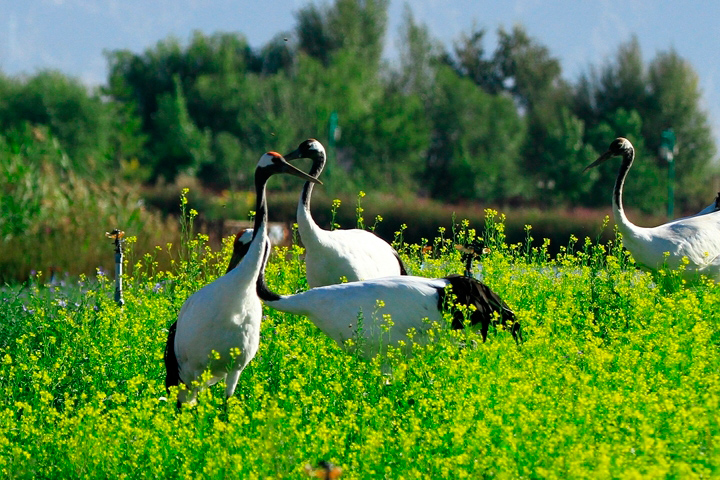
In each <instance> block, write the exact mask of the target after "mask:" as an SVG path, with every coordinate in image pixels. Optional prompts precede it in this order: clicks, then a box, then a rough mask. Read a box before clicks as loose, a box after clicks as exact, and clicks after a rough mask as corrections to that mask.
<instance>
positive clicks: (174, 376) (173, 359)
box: [165, 322, 180, 393]
mask: <svg viewBox="0 0 720 480" xmlns="http://www.w3.org/2000/svg"><path fill="white" fill-rule="evenodd" d="M176 331H177V322H173V324H172V325H170V328H169V329H168V338H167V343H166V344H165V371H166V374H165V389H166V390H167V392H168V393H170V387H177V386H178V385H180V365H179V364H178V360H177V356H176V355H175V332H176Z"/></svg>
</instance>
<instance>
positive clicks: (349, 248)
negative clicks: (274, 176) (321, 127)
mask: <svg viewBox="0 0 720 480" xmlns="http://www.w3.org/2000/svg"><path fill="white" fill-rule="evenodd" d="M297 158H309V159H311V160H312V162H313V164H312V168H311V169H310V175H311V176H313V177H319V176H320V173H322V171H323V168H325V162H326V154H325V148H324V147H323V146H322V144H321V143H320V142H318V141H317V140H315V139H313V138H311V139H308V140H305V141H304V142H302V143H301V144H300V146H299V147H298V148H297V149H295V150H294V151H292V152H290V153H288V154H287V155H285V159H286V160H288V161H291V160H294V159H297ZM312 191H313V183H311V182H306V183H305V187H304V188H303V190H302V194H301V195H300V201H299V202H298V208H297V223H298V231H299V233H300V239H301V240H302V242H303V245H304V246H305V270H306V275H307V282H308V285H309V286H310V288H315V287H321V286H324V285H333V284H336V283H340V281H341V278H342V277H344V278H345V279H346V280H347V281H348V282H356V281H358V280H369V279H371V278H378V277H387V276H391V275H406V274H407V272H406V270H405V266H404V265H403V263H402V260H400V257H399V256H398V253H397V252H396V251H395V249H394V248H392V247H391V246H390V245H389V244H388V243H387V242H386V241H385V240H383V239H381V238H380V237H378V236H377V235H375V234H374V233H372V232H368V231H366V230H361V229H351V230H340V229H339V230H324V229H322V228H320V227H319V226H318V224H317V223H315V220H313V217H312V214H311V213H310V197H311V196H312Z"/></svg>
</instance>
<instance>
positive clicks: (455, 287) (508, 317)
mask: <svg viewBox="0 0 720 480" xmlns="http://www.w3.org/2000/svg"><path fill="white" fill-rule="evenodd" d="M445 279H446V280H447V281H449V282H450V285H451V287H452V293H453V295H455V298H456V303H457V304H460V305H474V306H475V311H474V312H472V313H471V314H470V324H471V325H477V324H480V334H481V335H482V339H483V341H485V339H486V338H487V333H488V330H489V328H490V323H491V322H492V319H493V313H495V312H497V313H498V315H499V316H500V323H501V324H502V325H503V326H505V327H506V328H509V330H510V333H511V334H512V336H513V338H514V339H515V342H516V343H522V341H523V339H522V332H521V330H520V322H518V321H517V319H516V318H515V313H514V312H513V311H512V310H511V309H510V307H509V306H508V305H507V303H505V302H504V301H503V299H502V298H500V296H499V295H498V294H497V293H495V292H493V291H492V290H491V289H490V287H488V286H487V285H485V284H484V283H482V282H480V281H478V280H476V279H474V278H472V277H466V276H464V275H449V276H447V277H445ZM445 295H446V293H445V290H444V289H443V290H442V291H441V292H440V299H439V305H438V306H439V308H440V309H444V308H447V305H446V299H445ZM464 320H465V317H464V315H463V313H462V312H461V311H459V310H457V309H455V310H454V311H453V321H452V325H451V327H452V328H453V329H461V328H464Z"/></svg>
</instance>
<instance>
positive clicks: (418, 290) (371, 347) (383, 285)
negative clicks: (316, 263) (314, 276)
mask: <svg viewBox="0 0 720 480" xmlns="http://www.w3.org/2000/svg"><path fill="white" fill-rule="evenodd" d="M448 284H449V281H448V280H446V279H443V278H439V279H430V278H423V277H414V276H407V275H401V276H394V277H384V278H376V279H371V280H365V281H360V282H353V283H343V284H339V285H329V286H324V287H317V288H313V289H310V290H308V291H306V292H302V293H298V294H295V295H290V296H281V298H280V299H279V300H275V301H269V300H267V299H265V300H264V301H265V303H266V304H267V305H268V306H270V307H272V308H275V309H277V310H280V311H283V312H288V313H293V314H296V315H305V316H307V317H308V318H309V319H310V321H312V323H314V324H315V325H316V326H317V327H318V328H319V329H320V330H322V331H323V332H324V333H325V334H326V335H327V336H329V337H330V338H332V339H333V340H335V342H337V343H338V345H340V346H341V347H343V348H345V347H346V342H347V340H349V339H353V341H354V342H353V343H354V346H353V347H352V348H353V350H354V349H358V350H359V351H360V352H361V353H362V355H363V356H365V357H366V358H371V357H373V356H375V355H377V354H378V353H381V352H384V351H385V349H386V348H387V346H388V345H397V344H398V342H399V341H401V340H404V341H405V342H406V344H408V345H409V343H410V342H409V340H410V339H409V337H408V330H409V329H411V328H414V329H415V330H416V332H417V334H416V335H415V336H414V339H413V340H414V341H415V342H416V343H418V342H419V343H422V342H423V341H424V340H425V335H424V331H426V330H427V329H429V328H430V326H431V324H432V323H433V322H437V323H438V324H440V325H442V324H443V323H442V322H443V317H442V312H441V309H440V307H441V306H440V305H438V303H439V292H440V291H442V290H443V289H444V288H445V287H446V286H447V285H448ZM386 315H389V316H390V317H389V318H390V319H391V320H392V325H389V324H388V322H387V320H386V318H387V317H385V316H386Z"/></svg>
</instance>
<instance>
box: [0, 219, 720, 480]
mask: <svg viewBox="0 0 720 480" xmlns="http://www.w3.org/2000/svg"><path fill="white" fill-rule="evenodd" d="M487 214H488V220H487V222H486V225H485V229H484V230H483V231H482V234H481V230H478V231H477V232H475V230H473V231H472V232H470V226H469V224H467V223H461V224H460V225H459V227H458V228H457V229H454V230H453V232H448V231H440V239H434V240H433V241H430V242H423V245H419V246H418V245H415V246H412V245H411V246H404V248H403V249H402V250H401V255H402V256H403V260H404V261H405V262H406V264H407V265H408V267H409V268H410V269H411V270H412V271H413V272H415V273H416V274H420V275H425V276H442V275H446V274H449V273H459V272H462V270H463V268H464V265H463V261H462V259H461V256H460V253H459V252H458V251H456V250H455V249H454V248H453V246H454V244H455V243H456V242H457V236H458V235H465V237H464V238H468V237H473V238H475V237H476V236H478V237H479V236H482V237H483V239H484V240H485V242H486V245H491V250H490V252H489V253H487V254H485V255H483V256H482V258H481V259H480V260H479V261H478V264H480V265H482V274H483V278H484V282H485V283H487V284H488V285H489V286H490V287H491V288H492V289H493V290H495V291H496V292H498V293H499V294H500V295H501V296H502V297H503V299H505V300H506V301H507V303H508V304H509V305H510V306H511V307H512V308H513V310H514V311H515V313H516V314H517V316H518V319H519V320H520V322H521V324H522V326H523V334H524V337H525V343H524V344H523V345H521V346H519V347H518V346H516V345H515V343H514V342H513V340H512V337H511V336H510V335H509V334H508V333H507V332H504V331H496V332H493V331H491V333H490V335H489V336H488V340H487V342H486V343H483V342H482V340H481V339H480V338H479V336H477V335H475V334H474V333H473V332H472V331H469V330H463V331H459V332H452V331H449V330H448V329H447V328H446V326H444V325H432V326H428V328H432V334H431V335H428V336H429V337H431V341H430V342H429V343H427V344H425V345H419V344H415V343H413V342H412V341H411V342H410V344H409V345H399V346H398V348H392V347H390V348H388V351H387V354H385V355H380V356H378V357H375V358H374V359H373V360H371V361H366V360H363V359H362V358H359V357H358V356H356V355H348V354H347V353H346V352H345V351H343V350H342V349H340V348H338V346H337V345H336V344H335V343H334V342H333V341H332V340H330V339H328V338H327V337H326V336H325V335H324V334H322V333H321V332H320V331H319V330H318V329H317V328H316V327H315V326H314V325H312V324H311V323H310V322H309V321H308V320H307V319H305V318H304V317H299V316H293V315H288V314H283V313H279V312H275V311H272V310H270V309H266V311H265V318H264V320H263V324H262V331H261V344H260V350H259V352H258V354H257V356H256V358H255V359H254V360H253V361H252V362H251V363H250V365H249V366H248V367H247V368H246V370H245V372H244V373H243V375H242V376H241V378H240V381H239V384H238V387H237V390H236V393H235V396H234V397H233V398H231V399H229V401H227V402H226V401H225V400H224V398H223V395H224V393H223V389H222V388H210V389H206V390H204V391H203V392H201V393H200V397H199V400H198V403H197V405H196V406H195V407H191V408H184V409H183V410H181V411H180V412H178V411H176V409H175V406H174V398H173V395H174V394H176V392H175V391H173V392H172V393H171V394H170V395H169V396H168V395H167V394H166V392H165V389H164V385H163V378H164V367H163V363H162V353H163V348H164V345H165V340H166V336H167V327H168V326H169V324H170V323H171V322H172V321H173V320H174V319H175V318H176V316H177V312H178V309H179V308H180V306H181V305H182V302H183V301H184V299H185V298H186V297H187V295H189V294H190V293H191V292H193V291H195V290H197V289H198V288H200V287H201V286H202V285H204V284H206V283H207V282H209V281H211V280H212V279H214V278H216V277H217V276H218V275H221V274H222V273H223V271H224V268H223V267H224V262H226V261H227V258H228V257H229V249H230V247H231V244H230V242H226V243H225V245H224V249H223V250H222V251H221V252H214V251H212V250H211V249H208V248H207V239H206V238H203V237H196V238H194V239H193V241H194V242H196V243H195V244H193V247H192V248H191V249H190V250H188V252H189V253H188V254H187V256H186V257H184V258H178V259H177V263H176V264H175V266H174V268H173V269H172V271H158V268H157V264H156V262H154V259H153V257H152V255H151V256H148V257H143V258H141V259H140V260H138V261H137V262H138V263H139V267H138V268H134V269H132V273H131V275H130V276H128V278H126V281H125V287H126V291H125V300H126V303H125V306H124V307H122V308H119V307H117V306H116V305H115V303H114V302H113V301H112V297H113V295H112V294H113V288H114V285H113V284H112V282H107V281H106V282H99V283H97V284H93V286H92V287H91V288H90V289H87V287H86V289H85V290H84V291H82V292H81V291H77V292H74V293H73V295H74V297H73V298H72V299H69V301H65V300H64V299H62V298H59V297H51V296H48V295H49V293H48V292H46V291H44V290H43V289H33V290H32V291H30V292H28V294H27V295H26V296H20V295H18V294H17V293H16V292H10V293H9V294H6V293H4V292H3V293H0V296H2V298H1V299H0V318H3V324H2V326H0V329H2V333H3V335H2V339H0V389H2V392H3V395H2V397H0V476H1V477H3V478H13V477H22V478H35V477H38V478H76V477H94V478H97V477H113V478H123V477H124V478H138V477H158V476H161V477H169V478H268V477H271V478H302V476H303V475H304V474H305V465H308V464H310V465H318V463H319V462H320V461H322V460H325V461H330V462H332V463H334V464H335V465H338V466H339V467H340V468H342V477H341V478H343V479H345V478H347V479H354V478H408V479H410V478H484V477H498V478H516V477H536V478H537V477H539V478H598V477H599V478H612V477H619V478H662V477H676V478H700V477H714V476H717V475H718V472H720V421H718V418H719V417H718V415H717V411H718V407H720V368H719V366H720V349H719V348H718V345H719V342H720V327H719V325H718V322H717V314H716V312H718V311H720V287H718V286H717V285H715V284H714V283H712V282H707V281H699V282H698V283H697V284H693V285H686V284H683V283H682V281H681V280H680V277H679V276H678V275H677V272H672V271H662V272H659V273H658V274H656V275H654V276H653V275H650V274H647V273H643V272H640V271H638V270H636V269H635V266H634V263H633V261H632V258H630V257H629V256H628V255H627V253H626V252H624V251H623V250H622V248H621V247H620V244H619V239H617V240H616V241H615V242H611V243H610V244H606V245H598V244H596V243H594V242H592V241H590V240H587V241H583V242H582V245H579V246H577V245H576V244H578V240H577V239H574V240H572V241H571V244H570V245H568V246H567V247H566V248H564V249H562V252H561V253H560V254H559V255H558V256H557V257H555V258H551V257H550V256H549V255H546V253H547V252H546V250H547V246H544V247H536V246H535V247H531V246H528V245H516V246H513V245H506V244H504V237H503V232H504V229H503V218H502V216H501V215H499V214H498V213H497V212H493V211H488V212H487ZM529 231H530V230H529V229H528V232H529ZM451 234H452V235H453V238H447V237H448V236H450V235H451ZM427 246H429V247H430V249H429V250H425V249H424V248H423V247H427ZM298 248H299V247H298ZM168 249H169V247H168ZM193 252H194V253H193ZM300 253H302V252H301V251H299V250H297V249H296V248H295V247H291V248H290V249H288V248H285V249H276V251H275V254H274V255H273V256H272V258H271V262H270V264H269V265H268V275H267V279H268V281H269V282H271V283H272V285H271V286H272V287H273V288H274V289H276V290H278V291H282V292H295V291H299V290H302V289H305V288H307V285H306V282H305V277H304V275H305V273H304V272H305V270H304V265H303V263H302V262H303V259H302V257H301V255H300ZM383 307H384V304H383V303H382V302H378V303H377V312H370V313H376V314H377V315H379V316H380V318H381V319H382V324H383V334H385V333H387V331H388V330H389V329H390V328H392V327H393V326H394V324H393V319H392V318H390V317H389V316H386V315H384V314H383ZM359 323H362V319H361V318H359ZM357 327H358V325H354V326H353V328H357ZM417 333H418V332H414V334H413V335H411V338H415V337H416V336H417ZM239 353H240V351H239V350H238V349H234V350H233V351H232V352H231V354H232V355H234V356H237V355H238V354H239Z"/></svg>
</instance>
